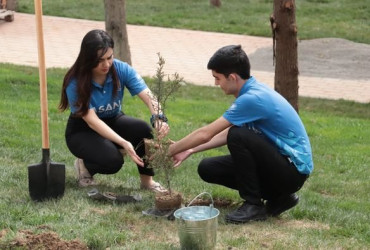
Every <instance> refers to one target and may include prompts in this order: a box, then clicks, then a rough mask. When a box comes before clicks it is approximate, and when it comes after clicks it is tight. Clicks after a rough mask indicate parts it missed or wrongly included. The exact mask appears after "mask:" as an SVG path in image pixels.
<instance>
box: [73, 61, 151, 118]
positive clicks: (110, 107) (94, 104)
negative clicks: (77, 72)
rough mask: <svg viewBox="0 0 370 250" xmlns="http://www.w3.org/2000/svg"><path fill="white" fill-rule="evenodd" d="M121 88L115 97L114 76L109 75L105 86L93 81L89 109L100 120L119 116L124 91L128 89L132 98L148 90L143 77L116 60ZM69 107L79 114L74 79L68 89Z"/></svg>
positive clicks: (115, 65)
mask: <svg viewBox="0 0 370 250" xmlns="http://www.w3.org/2000/svg"><path fill="white" fill-rule="evenodd" d="M113 65H114V67H115V68H116V71H117V75H118V80H119V82H120V87H119V88H118V91H117V95H115V96H113V84H114V83H113V80H112V75H110V74H109V75H108V76H107V79H106V80H105V82H104V84H103V86H101V85H99V84H98V83H96V82H94V81H92V82H91V84H92V93H91V99H90V104H89V109H94V110H95V112H96V114H97V115H98V117H99V118H110V117H114V116H115V115H117V114H118V113H119V112H120V111H121V108H122V102H123V96H124V89H125V88H127V89H128V90H129V92H130V94H131V95H132V96H134V95H137V94H139V93H140V92H141V91H143V90H144V89H146V88H147V85H146V83H145V82H144V80H143V79H142V78H141V76H140V75H139V74H138V73H137V72H136V71H135V70H134V69H133V68H132V67H131V66H130V65H128V64H127V63H125V62H122V61H119V60H117V59H114V61H113ZM66 92H67V97H68V102H69V106H70V109H71V112H72V113H76V112H77V107H76V105H75V103H76V101H77V81H76V79H72V81H71V82H70V83H69V85H68V86H67V89H66Z"/></svg>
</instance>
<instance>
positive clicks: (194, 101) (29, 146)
mask: <svg viewBox="0 0 370 250" xmlns="http://www.w3.org/2000/svg"><path fill="white" fill-rule="evenodd" d="M65 71H66V70H65V69H50V70H48V99H49V129H50V149H51V158H52V160H53V161H54V162H60V163H63V164H65V165H66V190H65V194H64V197H63V198H62V199H60V200H51V201H46V202H42V203H35V202H32V201H31V199H30V197H29V194H28V182H27V166H28V165H30V164H34V163H38V162H39V161H40V160H41V125H40V111H39V110H40V108H39V105H40V104H39V89H38V70H37V68H32V67H22V66H14V65H8V64H0V93H1V99H0V113H1V117H0V119H1V122H0V124H1V125H0V179H1V182H0V196H1V199H0V211H1V212H0V249H26V247H23V248H22V247H17V245H16V243H15V242H19V241H20V237H21V235H22V233H23V235H24V234H25V232H32V233H33V234H41V233H45V232H50V231H51V232H55V233H56V234H57V235H58V237H60V239H64V240H68V241H70V240H74V239H76V240H78V241H80V242H82V243H84V244H86V245H87V246H88V247H89V248H90V249H107V248H109V249H179V247H180V246H179V240H178V236H177V226H176V223H175V222H172V221H168V220H165V219H161V218H159V219H156V218H152V217H147V216H143V215H142V211H143V210H145V209H148V208H151V207H153V195H152V194H151V193H150V192H148V191H142V190H139V189H138V187H139V180H138V173H137V170H136V167H135V166H134V164H133V163H132V162H131V161H129V160H128V161H127V163H126V164H125V165H124V167H123V169H122V170H121V171H120V172H119V173H118V174H116V175H111V176H97V177H96V179H97V181H98V182H99V183H100V185H99V186H98V188H99V189H100V190H101V191H111V192H115V193H120V194H133V193H140V194H141V195H142V196H143V201H142V202H140V203H137V204H128V205H119V204H111V203H102V202H97V201H93V200H91V199H90V198H89V197H88V196H87V192H88V191H89V190H90V189H89V188H86V189H80V188H78V187H77V186H76V182H75V179H74V169H73V161H74V157H73V156H72V155H71V154H70V153H69V151H68V149H67V147H66V145H65V140H64V128H65V124H66V120H67V117H68V114H67V112H65V113H59V112H58V111H57V108H56V107H57V104H58V101H59V95H60V88H61V81H62V78H63V76H64V73H65ZM147 81H148V82H150V79H147ZM231 101H232V98H231V97H227V96H224V94H223V92H222V91H221V90H220V89H218V88H213V87H201V86H192V85H187V86H184V87H182V89H181V91H180V92H179V93H177V94H176V99H175V100H173V101H170V102H169V103H168V109H167V110H168V114H167V115H168V117H169V120H170V125H171V135H170V137H171V139H174V140H177V139H180V138H182V137H183V136H184V135H186V134H188V133H189V132H190V131H192V130H194V129H195V128H198V127H200V126H202V125H204V124H207V123H209V122H211V121H213V120H214V119H216V118H217V117H219V116H220V115H221V114H222V112H223V111H224V110H225V109H226V108H227V107H228V106H229V104H230V103H231ZM124 109H125V111H126V112H127V114H128V115H133V116H136V117H140V118H142V119H144V120H146V121H148V119H149V114H148V112H147V109H146V108H144V106H143V104H142V103H141V102H140V100H139V99H138V98H131V97H129V96H126V98H125V102H124ZM204 110H207V112H204ZM300 115H301V117H302V119H303V122H304V123H305V126H306V129H307V131H308V134H309V136H310V139H311V143H312V146H313V153H314V162H315V169H314V172H313V174H312V175H311V177H310V178H309V179H308V181H307V183H306V184H305V186H304V187H303V188H302V190H301V191H299V193H298V194H299V196H300V198H301V201H300V203H299V205H298V206H297V207H295V208H294V209H292V210H290V211H288V212H286V213H284V214H283V215H282V216H280V217H279V218H271V219H268V220H267V221H264V222H254V223H249V224H246V225H242V226H237V225H228V224H225V222H224V215H225V213H227V212H229V211H230V210H231V209H235V206H237V203H238V202H239V201H240V199H239V196H238V194H237V193H236V192H234V191H232V190H229V189H226V188H223V187H220V186H215V185H209V184H207V183H204V182H203V181H201V180H200V178H199V177H198V175H197V172H196V168H197V164H198V162H199V161H200V159H202V158H204V157H207V156H214V155H220V154H224V153H226V152H227V150H226V149H225V148H220V149H215V150H210V151H207V152H203V153H199V154H196V155H193V156H192V157H190V158H189V159H188V160H187V161H186V162H184V163H183V165H182V166H181V167H180V168H178V169H177V170H176V173H175V177H174V182H173V186H174V188H175V189H176V190H177V191H180V192H182V193H183V194H184V198H185V201H189V200H190V199H192V198H193V197H194V196H196V195H197V194H199V193H201V192H203V191H207V192H210V193H211V194H212V195H213V197H214V198H218V199H226V200H229V199H231V200H233V201H234V202H235V204H234V205H232V206H231V207H227V208H220V211H221V215H220V217H219V228H218V232H217V234H218V235H217V237H218V241H217V249H259V248H269V249H309V248H310V249H311V248H312V249H366V248H368V247H369V246H370V225H369V221H370V195H369V190H370V184H369V175H370V171H369V162H370V154H369V152H370V129H369V127H370V104H359V103H354V102H347V101H331V100H321V99H310V98H301V99H300ZM25 230H29V231H25ZM17 240H18V241H17Z"/></svg>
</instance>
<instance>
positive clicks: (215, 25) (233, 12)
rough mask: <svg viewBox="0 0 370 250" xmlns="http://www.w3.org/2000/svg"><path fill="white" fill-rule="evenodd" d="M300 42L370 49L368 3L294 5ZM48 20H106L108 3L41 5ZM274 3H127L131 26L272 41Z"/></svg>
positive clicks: (327, 0)
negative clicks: (339, 42)
mask: <svg viewBox="0 0 370 250" xmlns="http://www.w3.org/2000/svg"><path fill="white" fill-rule="evenodd" d="M33 2H34V1H33V0H18V5H19V11H20V12H26V13H34V7H33ZM295 2H296V7H297V11H296V19H297V25H298V37H299V39H312V38H327V37H336V38H344V39H348V40H351V41H354V42H360V43H367V44H369V43H370V32H368V31H369V30H370V15H369V13H370V4H369V0H356V1H348V0H296V1H295ZM43 12H44V14H45V15H51V16H63V17H72V18H81V19H89V20H104V1H103V0H100V1H91V0H79V1H75V0H43ZM272 12H273V1H272V0H223V1H222V7H221V8H214V7H211V6H210V5H209V0H155V1H153V0H137V1H134V0H127V1H126V15H127V23H129V24H138V25H151V26H160V27H172V28H183V29H192V30H205V31H216V32H225V33H236V34H246V35H254V36H266V37H270V36H271V29H270V21H269V17H270V14H271V13H272Z"/></svg>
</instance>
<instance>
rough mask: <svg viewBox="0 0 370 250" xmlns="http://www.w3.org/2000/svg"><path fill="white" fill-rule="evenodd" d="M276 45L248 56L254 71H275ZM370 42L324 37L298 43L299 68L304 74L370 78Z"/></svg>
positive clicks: (301, 73)
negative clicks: (274, 53)
mask: <svg viewBox="0 0 370 250" xmlns="http://www.w3.org/2000/svg"><path fill="white" fill-rule="evenodd" d="M272 54H273V53H272V47H267V48H261V49H258V50H257V51H255V52H254V53H253V54H250V55H248V56H249V59H250V61H251V70H252V71H253V70H257V71H268V72H274V71H275V68H274V66H273V60H272ZM369 58H370V45H369V44H363V43H355V42H351V41H348V40H345V39H339V38H320V39H313V40H302V41H299V42H298V67H299V71H300V75H301V76H311V77H323V78H337V79H348V80H354V79H359V80H361V79H370V70H369V66H370V63H369Z"/></svg>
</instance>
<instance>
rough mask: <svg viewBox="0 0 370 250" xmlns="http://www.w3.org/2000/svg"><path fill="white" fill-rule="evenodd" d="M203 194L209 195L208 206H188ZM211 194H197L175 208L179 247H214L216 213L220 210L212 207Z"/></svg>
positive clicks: (216, 223)
mask: <svg viewBox="0 0 370 250" xmlns="http://www.w3.org/2000/svg"><path fill="white" fill-rule="evenodd" d="M203 194H208V195H209V196H210V197H211V200H212V204H210V205H209V206H190V205H191V204H192V202H193V201H194V200H195V199H196V198H198V197H199V196H201V195H203ZM213 204H214V203H213V199H212V196H211V195H210V194H209V193H207V192H204V193H201V194H199V195H197V196H196V197H195V198H194V199H193V200H192V201H191V202H190V203H189V205H188V206H187V207H184V208H180V209H177V210H176V211H175V213H174V216H175V218H176V221H177V225H178V233H179V238H180V245H181V249H192V250H195V249H214V248H215V246H216V238H217V225H218V220H217V218H218V215H219V214H220V212H219V211H218V209H216V208H214V207H213Z"/></svg>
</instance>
